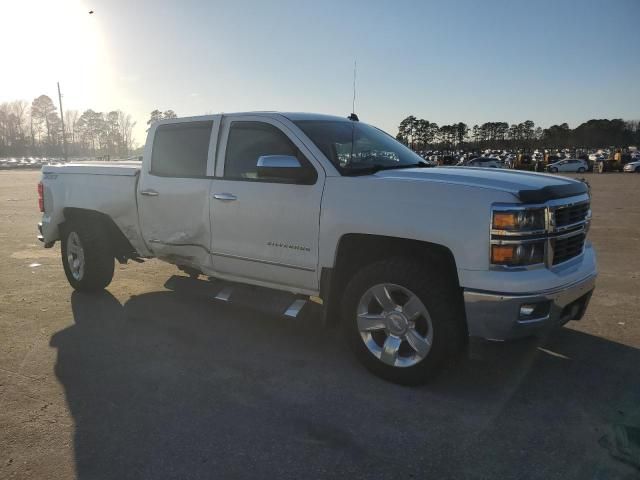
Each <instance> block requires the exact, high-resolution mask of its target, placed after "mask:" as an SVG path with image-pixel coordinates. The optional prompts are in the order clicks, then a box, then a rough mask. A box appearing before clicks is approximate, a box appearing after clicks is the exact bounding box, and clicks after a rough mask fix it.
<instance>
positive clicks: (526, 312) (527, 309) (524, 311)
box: [520, 305, 536, 318]
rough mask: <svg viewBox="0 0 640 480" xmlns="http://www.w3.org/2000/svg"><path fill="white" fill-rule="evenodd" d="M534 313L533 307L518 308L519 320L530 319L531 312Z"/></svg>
mask: <svg viewBox="0 0 640 480" xmlns="http://www.w3.org/2000/svg"><path fill="white" fill-rule="evenodd" d="M535 311H536V306H535V305H522V306H521V307H520V318H522V317H530V316H531V314H532V313H533V312H535Z"/></svg>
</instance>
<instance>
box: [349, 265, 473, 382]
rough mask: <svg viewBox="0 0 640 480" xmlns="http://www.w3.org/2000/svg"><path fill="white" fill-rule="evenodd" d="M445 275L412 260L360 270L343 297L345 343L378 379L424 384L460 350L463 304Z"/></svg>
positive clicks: (369, 266)
mask: <svg viewBox="0 0 640 480" xmlns="http://www.w3.org/2000/svg"><path fill="white" fill-rule="evenodd" d="M443 274H444V272H440V271H438V268H433V269H428V268H425V267H423V266H421V265H416V262H415V261H411V260H409V259H402V258H397V259H389V260H382V261H379V262H376V263H373V264H370V265H368V266H365V267H364V268H362V269H361V270H360V271H359V272H357V273H356V274H355V275H354V276H353V278H352V279H351V281H350V282H349V283H348V285H347V288H346V289H345V293H344V300H343V309H342V317H343V318H342V321H343V331H344V334H345V337H346V339H347V341H348V342H349V344H350V346H351V348H352V350H353V351H354V353H355V354H356V356H357V357H358V359H359V360H360V361H361V362H362V363H363V364H364V366H365V367H366V368H367V369H369V370H370V371H371V372H373V373H374V374H376V375H378V376H380V377H382V378H384V379H386V380H389V381H392V382H395V383H400V384H405V385H415V384H420V383H424V382H426V381H427V380H429V379H430V378H431V377H432V376H433V375H435V374H436V373H438V372H439V370H440V369H441V367H442V366H443V364H444V363H445V361H446V360H448V359H449V358H451V357H452V356H453V355H454V354H455V353H457V352H458V351H459V347H460V346H461V340H462V332H461V330H460V325H461V323H460V321H461V317H460V312H461V309H460V308H459V307H460V305H461V304H460V302H461V299H460V298H458V297H459V295H458V292H457V289H456V288H452V287H453V286H452V285H450V283H451V282H444V281H442V278H443V277H446V275H443Z"/></svg>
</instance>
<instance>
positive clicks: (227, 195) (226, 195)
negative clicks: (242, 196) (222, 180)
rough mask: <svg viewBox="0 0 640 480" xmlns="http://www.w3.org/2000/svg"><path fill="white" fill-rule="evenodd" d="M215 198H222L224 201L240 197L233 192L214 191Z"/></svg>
mask: <svg viewBox="0 0 640 480" xmlns="http://www.w3.org/2000/svg"><path fill="white" fill-rule="evenodd" d="M213 198H215V199H216V200H222V201H223V202H230V201H232V200H237V199H238V197H236V196H235V195H234V194H233V193H214V194H213Z"/></svg>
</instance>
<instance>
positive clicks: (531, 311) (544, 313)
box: [519, 301, 551, 321]
mask: <svg viewBox="0 0 640 480" xmlns="http://www.w3.org/2000/svg"><path fill="white" fill-rule="evenodd" d="M550 310H551V302H550V301H548V302H538V303H523V304H522V305H520V316H519V319H520V320H525V321H526V320H543V319H546V318H547V317H548V316H549V311H550Z"/></svg>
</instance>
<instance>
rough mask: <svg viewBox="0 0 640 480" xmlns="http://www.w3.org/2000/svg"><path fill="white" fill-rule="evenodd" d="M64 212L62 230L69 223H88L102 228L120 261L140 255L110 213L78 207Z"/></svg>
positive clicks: (60, 226) (68, 208)
mask: <svg viewBox="0 0 640 480" xmlns="http://www.w3.org/2000/svg"><path fill="white" fill-rule="evenodd" d="M62 213H63V216H64V221H63V222H62V223H61V224H60V225H59V226H58V228H59V229H60V231H61V232H63V231H64V230H65V225H66V224H67V223H75V222H79V223H85V224H87V223H88V224H90V225H92V226H94V227H95V228H97V229H101V230H102V234H104V235H106V237H107V239H108V243H109V247H110V249H111V252H112V253H113V256H114V257H115V258H116V260H118V261H119V262H120V263H124V262H126V260H127V259H129V258H138V257H139V255H138V253H137V252H136V249H135V248H134V247H133V245H131V242H130V241H129V239H128V238H127V237H126V235H125V234H124V233H123V232H122V230H120V227H118V225H117V224H116V223H115V222H114V221H113V219H112V218H111V217H110V216H109V215H107V214H105V213H102V212H99V211H97V210H90V209H85V208H77V207H65V208H64V209H63V212H62ZM61 237H62V235H61Z"/></svg>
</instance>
